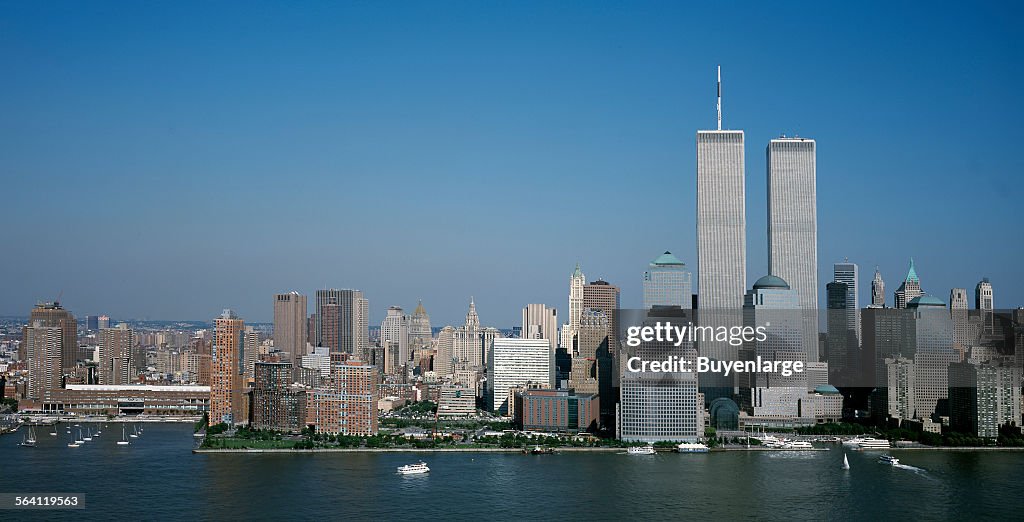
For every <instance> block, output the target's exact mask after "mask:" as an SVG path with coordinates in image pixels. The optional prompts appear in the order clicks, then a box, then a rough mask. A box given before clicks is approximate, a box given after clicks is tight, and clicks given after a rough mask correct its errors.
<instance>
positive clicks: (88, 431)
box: [82, 428, 92, 442]
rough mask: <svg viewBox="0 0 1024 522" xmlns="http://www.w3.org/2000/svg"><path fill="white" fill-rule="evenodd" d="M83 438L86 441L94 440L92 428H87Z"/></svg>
mask: <svg viewBox="0 0 1024 522" xmlns="http://www.w3.org/2000/svg"><path fill="white" fill-rule="evenodd" d="M82 440H83V441H85V442H92V428H86V435H85V438H84V439H82Z"/></svg>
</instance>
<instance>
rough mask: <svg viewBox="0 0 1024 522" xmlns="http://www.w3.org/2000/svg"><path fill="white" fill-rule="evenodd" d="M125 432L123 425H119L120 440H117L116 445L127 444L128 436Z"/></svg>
mask: <svg viewBox="0 0 1024 522" xmlns="http://www.w3.org/2000/svg"><path fill="white" fill-rule="evenodd" d="M125 433H127V432H126V431H125V427H124V426H121V440H119V441H117V445H118V446H127V445H128V436H127V435H125Z"/></svg>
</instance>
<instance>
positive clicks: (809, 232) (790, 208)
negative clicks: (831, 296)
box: [766, 137, 857, 361]
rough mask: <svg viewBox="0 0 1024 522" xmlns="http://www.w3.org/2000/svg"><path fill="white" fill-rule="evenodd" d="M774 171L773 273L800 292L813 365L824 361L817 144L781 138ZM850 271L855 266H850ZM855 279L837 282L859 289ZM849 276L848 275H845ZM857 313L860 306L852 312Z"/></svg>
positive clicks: (770, 166)
mask: <svg viewBox="0 0 1024 522" xmlns="http://www.w3.org/2000/svg"><path fill="white" fill-rule="evenodd" d="M766 156H767V170H768V273H770V274H772V275H775V276H777V277H780V278H782V279H783V280H785V281H786V282H787V283H788V284H789V286H790V288H791V289H792V291H793V292H796V294H797V305H798V306H799V310H800V315H801V320H802V323H803V328H802V332H803V333H802V335H801V342H802V344H803V347H804V353H805V354H806V356H807V360H809V361H817V360H818V211H817V207H818V206H817V192H816V185H815V183H816V176H817V173H816V157H817V156H816V150H815V141H814V140H811V139H807V138H785V137H783V138H777V139H773V140H771V141H770V142H769V143H768V147H767V149H766ZM844 265H846V268H844V269H843V270H844V271H845V270H847V269H848V268H849V265H851V264H849V263H844ZM852 269H853V274H854V275H853V281H849V280H847V279H846V277H845V275H844V276H843V279H838V277H840V272H839V270H840V267H839V266H837V267H836V270H837V273H836V276H837V279H836V281H840V282H844V283H847V284H848V285H850V286H851V288H853V290H854V291H853V292H852V293H851V294H850V295H853V296H856V295H857V293H856V287H857V285H856V265H852ZM844 273H845V272H844ZM849 310H850V312H851V313H856V312H857V306H856V303H853V306H852V307H850V308H849Z"/></svg>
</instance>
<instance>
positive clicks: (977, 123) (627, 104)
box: [0, 1, 1024, 327]
mask: <svg viewBox="0 0 1024 522" xmlns="http://www.w3.org/2000/svg"><path fill="white" fill-rule="evenodd" d="M682 4H683V2H664V3H636V2H607V3H605V2H537V3H525V2H410V3H405V2H372V3H369V2H367V3H363V2H339V3H328V2H323V3H319V2H309V3H307V5H306V6H305V7H304V8H301V9H299V8H294V7H291V6H290V3H284V2H281V3H265V2H247V3H238V4H234V3H224V2H195V3H193V2H143V3H137V2H136V3H131V2H123V3H106V2H6V1H4V2H0V71H2V74H0V143H2V145H0V176H2V183H0V197H2V207H0V223H2V224H0V230H2V236H0V237H2V243H0V277H2V280H3V285H2V286H3V288H2V291H0V314H4V315H26V314H27V313H28V311H29V309H30V308H31V306H32V305H33V303H35V302H36V301H37V300H41V299H52V298H53V297H55V296H56V295H57V293H58V292H60V291H63V301H64V302H65V304H66V305H67V306H68V307H69V308H70V309H71V310H72V311H73V312H75V313H76V314H77V315H87V314H99V313H107V314H109V315H111V316H113V317H115V318H126V317H134V318H143V317H147V318H153V319H210V318H212V317H214V316H215V315H216V314H217V313H219V311H220V309H221V308H225V307H232V308H235V309H236V310H237V311H238V312H239V313H240V315H242V316H243V317H245V318H247V319H250V320H256V321H266V320H269V319H270V318H271V316H272V304H271V295H272V294H273V293H275V292H279V291H288V290H299V291H301V292H303V293H312V292H313V291H314V290H315V289H316V288H322V287H324V286H332V287H339V288H346V287H354V288H359V289H362V290H364V291H365V292H366V294H367V296H368V298H369V299H370V303H371V310H372V315H373V317H372V321H373V323H377V322H379V321H380V319H382V317H383V315H384V313H385V311H386V308H387V306H389V305H394V304H397V305H402V306H404V307H406V308H407V309H410V310H411V309H412V307H414V306H415V304H416V300H417V299H418V298H422V299H423V301H424V304H425V305H426V307H427V310H428V312H430V313H431V315H432V319H433V322H434V324H435V325H443V324H445V323H456V322H461V321H462V320H463V316H464V314H465V309H466V305H467V303H468V300H469V297H470V296H471V295H472V296H475V297H476V301H477V305H478V308H479V312H480V317H481V320H482V321H483V322H484V323H485V324H491V325H495V326H500V327H508V326H512V325H514V324H517V323H518V321H519V313H520V308H521V307H522V306H523V305H524V304H526V303H530V302H543V303H547V304H549V305H553V306H556V307H557V308H558V309H559V312H562V313H564V311H565V307H566V296H567V282H568V277H569V274H570V272H571V270H572V268H573V265H574V264H575V263H576V262H577V261H580V262H581V263H582V264H583V268H584V271H585V272H586V274H587V276H588V278H589V279H595V278H597V277H603V278H605V279H607V280H609V281H611V282H613V283H615V284H618V285H619V286H620V287H621V288H622V290H623V298H622V303H623V306H639V305H640V304H641V299H642V296H641V274H642V272H643V271H644V269H645V268H646V266H647V263H648V262H649V261H650V260H651V259H653V258H654V257H656V256H657V255H658V254H660V253H661V252H662V251H664V250H671V251H673V252H674V253H676V254H677V255H678V256H679V257H680V258H681V259H683V260H684V261H686V262H687V263H688V264H690V265H691V266H692V267H693V268H695V267H696V246H695V232H694V228H695V222H694V215H695V212H694V204H695V201H696V199H695V194H694V190H695V185H696V180H695V159H694V155H695V151H694V148H695V145H694V142H695V131H696V130H697V129H703V128H712V127H713V125H714V123H715V99H714V92H715V85H714V73H715V65H716V64H722V66H723V76H724V96H725V98H724V103H723V105H724V113H725V118H724V119H725V125H726V127H728V128H738V129H744V130H745V131H746V139H747V149H746V155H747V216H748V245H749V246H748V281H754V280H755V279H756V278H757V277H758V276H760V275H763V274H764V273H765V272H766V270H767V257H766V254H765V249H766V237H765V236H766V234H765V201H764V200H765V172H764V147H765V145H766V144H767V142H768V140H769V139H770V138H772V137H775V136H778V135H779V134H780V133H786V134H789V135H792V134H799V135H801V136H808V137H813V138H815V139H817V141H818V211H819V214H818V215H819V222H818V226H819V246H818V255H819V262H820V266H821V270H820V276H819V279H820V283H821V286H822V287H824V284H825V283H826V282H827V281H829V280H831V263H832V262H834V261H839V260H842V259H843V257H845V256H848V257H849V258H850V260H851V261H855V262H858V263H859V264H860V266H861V280H862V282H863V284H862V288H861V295H862V299H863V298H864V297H863V296H865V295H866V292H867V281H868V280H869V279H870V277H871V274H872V270H873V268H874V266H875V265H876V264H878V265H880V267H881V269H882V272H883V275H884V276H885V278H886V281H887V283H888V290H889V292H890V296H889V299H890V302H891V299H892V298H891V291H892V290H894V289H895V288H896V286H897V285H898V280H899V279H901V278H902V277H903V275H904V274H905V273H906V265H907V262H908V260H909V258H910V257H911V256H913V257H914V258H915V260H916V261H917V269H918V273H919V274H920V276H921V278H922V285H923V286H924V289H925V290H926V291H927V292H929V293H932V294H935V295H937V296H939V297H941V298H942V299H943V300H947V299H948V294H949V289H950V288H951V287H953V286H963V287H967V288H969V289H971V291H972V292H973V288H974V285H975V283H976V282H977V281H978V280H979V279H980V278H981V277H983V276H988V277H990V278H991V279H992V281H993V284H994V286H995V297H996V304H997V306H1000V307H1009V306H1018V305H1021V304H1024V278H1022V277H1021V275H1020V274H1021V268H1020V267H1021V262H1022V258H1024V233H1022V228H1021V226H1022V223H1024V221H1022V218H1024V210H1022V202H1024V189H1022V182H1021V180H1022V176H1024V161H1022V158H1021V152H1020V151H1021V150H1022V149H1021V142H1022V137H1024V130H1022V129H1024V127H1022V125H1021V119H1022V116H1024V111H1022V104H1021V95H1020V92H1021V88H1022V87H1021V86H1022V84H1024V82H1022V80H1024V78H1022V76H1024V72H1022V65H1024V60H1022V58H1024V50H1022V43H1021V38H1020V25H1019V24H1020V20H1021V16H1022V14H1024V13H1022V9H1021V8H1020V7H1019V4H1016V3H1011V2H1006V3H989V4H981V5H974V4H971V5H952V4H948V5H947V4H928V5H923V4H916V5H915V4H910V3H907V4H900V3H891V2H886V3H876V4H870V3H865V4H860V3H851V4H842V5H840V4H839V3H834V2H808V3H800V2H783V3H778V2H773V3H767V4H764V3H760V2H751V3H718V2H695V3H693V5H692V6H684V5H682Z"/></svg>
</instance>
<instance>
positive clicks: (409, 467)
mask: <svg viewBox="0 0 1024 522" xmlns="http://www.w3.org/2000/svg"><path fill="white" fill-rule="evenodd" d="M420 473H430V468H428V467H427V463H426V462H423V461H420V462H417V463H416V464H406V465H405V466H398V474H399V475H418V474H420Z"/></svg>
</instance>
